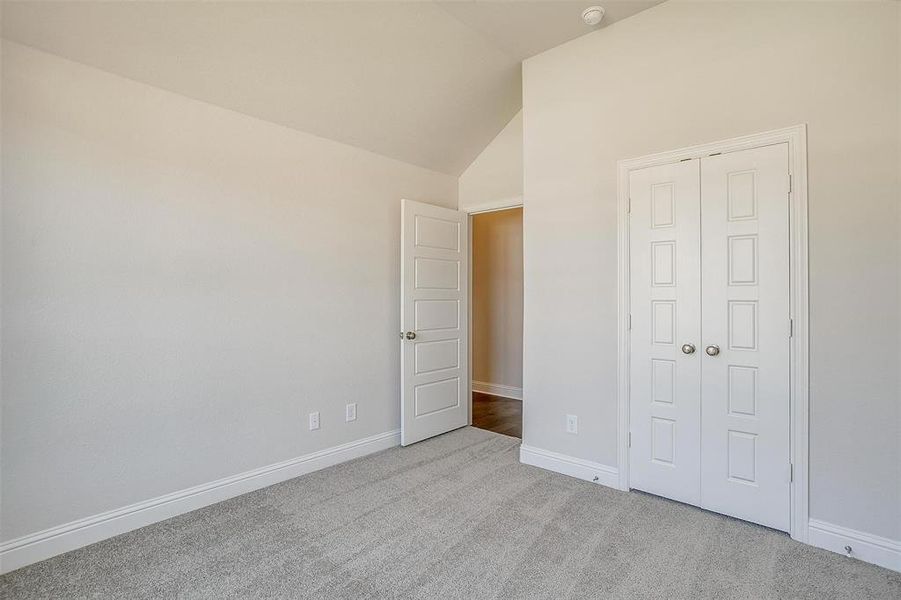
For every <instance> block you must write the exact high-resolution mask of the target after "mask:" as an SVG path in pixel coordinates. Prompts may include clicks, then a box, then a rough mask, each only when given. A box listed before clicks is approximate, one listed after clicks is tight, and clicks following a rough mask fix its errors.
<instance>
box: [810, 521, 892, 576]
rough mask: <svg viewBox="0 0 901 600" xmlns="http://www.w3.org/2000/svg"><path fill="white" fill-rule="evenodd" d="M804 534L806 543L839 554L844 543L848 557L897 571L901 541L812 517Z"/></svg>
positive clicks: (843, 549)
mask: <svg viewBox="0 0 901 600" xmlns="http://www.w3.org/2000/svg"><path fill="white" fill-rule="evenodd" d="M807 536H808V537H807V543H808V544H810V545H811V546H816V547H817V548H823V549H825V550H831V551H832V552H838V553H839V554H847V552H846V550H845V546H851V554H850V556H851V558H858V559H860V560H862V561H864V562H868V563H873V564H874V565H879V566H880V567H885V568H886V569H892V570H893V571H899V572H901V541H898V540H890V539H888V538H884V537H879V536H878V535H872V534H869V533H864V532H862V531H856V530H854V529H848V528H847V527H840V526H838V525H833V524H832V523H825V522H823V521H817V520H816V519H810V521H809V523H808V533H807Z"/></svg>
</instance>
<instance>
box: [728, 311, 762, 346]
mask: <svg viewBox="0 0 901 600" xmlns="http://www.w3.org/2000/svg"><path fill="white" fill-rule="evenodd" d="M728 328H729V331H728V335H727V337H728V338H729V349H730V350H748V351H753V350H757V301H756V300H729V321H728Z"/></svg>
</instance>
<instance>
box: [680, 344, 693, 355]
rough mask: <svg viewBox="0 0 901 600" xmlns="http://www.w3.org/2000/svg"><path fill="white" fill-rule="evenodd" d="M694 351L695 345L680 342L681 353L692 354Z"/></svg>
mask: <svg viewBox="0 0 901 600" xmlns="http://www.w3.org/2000/svg"><path fill="white" fill-rule="evenodd" d="M694 353H695V345H694V344H682V354H694Z"/></svg>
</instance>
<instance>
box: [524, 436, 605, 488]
mask: <svg viewBox="0 0 901 600" xmlns="http://www.w3.org/2000/svg"><path fill="white" fill-rule="evenodd" d="M519 462H521V463H523V464H526V465H532V466H533V467H540V468H542V469H547V470H548V471H554V472H556V473H562V474H564V475H569V476H570V477H575V478H577V479H584V480H585V481H591V482H592V483H599V484H601V485H606V486H607V487H612V488H616V489H619V470H618V469H616V468H615V467H609V466H607V465H602V464H600V463H596V462H592V461H590V460H584V459H581V458H575V457H572V456H567V455H565V454H558V453H557V452H551V451H550V450H542V449H541V448H534V447H532V446H526V445H525V444H523V445H522V446H520V448H519Z"/></svg>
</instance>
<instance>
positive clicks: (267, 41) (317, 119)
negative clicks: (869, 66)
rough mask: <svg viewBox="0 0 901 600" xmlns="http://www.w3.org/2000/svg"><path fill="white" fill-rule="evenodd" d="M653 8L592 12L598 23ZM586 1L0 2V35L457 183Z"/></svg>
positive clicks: (577, 21) (632, 5) (621, 0)
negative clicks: (534, 60)
mask: <svg viewBox="0 0 901 600" xmlns="http://www.w3.org/2000/svg"><path fill="white" fill-rule="evenodd" d="M661 1H662V0H650V1H641V0H634V1H633V0H616V1H603V0H602V1H601V2H600V4H602V5H603V6H604V7H605V8H606V9H607V15H606V17H605V19H604V21H603V23H602V26H607V25H609V24H610V23H613V22H615V21H617V20H619V19H623V18H626V17H628V16H631V15H633V14H635V13H637V12H639V11H641V10H644V9H646V8H648V7H650V6H653V5H655V4H659V3H660V2H661ZM594 3H595V2H594V1H592V0H583V1H580V2H573V1H571V0H559V1H532V0H519V1H476V2H471V1H446V2H431V1H421V2H383V1H363V2H343V1H331V2H306V1H292V2H266V1H245V2H226V1H217V2H166V1H159V0H151V1H143V2H140V1H139V2H128V1H120V2H97V1H88V2H73V1H66V2H33V1H30V2H29V1H16V2H4V3H3V8H2V10H3V13H2V21H3V23H2V24H3V27H2V31H3V37H4V38H7V39H10V40H12V41H15V42H18V43H22V44H26V45H29V46H32V47H34V48H37V49H40V50H44V51H46V52H50V53H53V54H56V55H59V56H62V57H64V58H68V59H71V60H75V61H78V62H81V63H85V64H88V65H91V66H94V67H98V68H100V69H104V70H106V71H109V72H112V73H116V74H118V75H121V76H124V77H128V78H130V79H134V80H136V81H140V82H143V83H147V84H150V85H154V86H157V87H160V88H164V89H167V90H170V91H172V92H176V93H179V94H182V95H185V96H188V97H191V98H194V99H197V100H202V101H205V102H209V103H211V104H215V105H218V106H221V107H224V108H228V109H232V110H235V111H239V112H241V113H245V114H247V115H251V116H254V117H258V118H260V119H265V120H267V121H272V122H275V123H279V124H281V125H284V126H287V127H291V128H294V129H298V130H301V131H305V132H308V133H312V134H315V135H318V136H321V137H325V138H329V139H333V140H337V141H340V142H344V143H347V144H351V145H353V146H357V147H359V148H364V149H366V150H370V151H373V152H377V153H379V154H382V155H385V156H390V157H393V158H396V159H399V160H402V161H405V162H408V163H412V164H416V165H420V166H423V167H426V168H430V169H433V170H436V171H441V172H444V173H448V174H452V175H458V174H459V173H460V172H461V171H463V170H464V169H465V168H466V166H467V165H468V164H469V163H470V162H471V161H472V160H473V159H474V158H475V157H476V156H477V155H478V154H479V152H480V151H481V150H482V149H483V148H484V147H485V146H486V145H487V144H488V142H490V141H491V139H492V138H493V137H494V136H495V134H497V133H498V132H499V131H500V130H501V129H502V128H503V126H504V125H505V124H506V123H507V122H508V121H509V120H510V118H511V117H513V115H515V114H516V112H517V111H518V110H519V109H520V107H521V102H522V97H521V93H522V92H521V87H522V86H521V72H520V63H521V61H522V60H523V59H524V58H527V57H528V56H531V55H534V54H537V53H539V52H542V51H544V50H547V49H548V48H551V47H553V46H556V45H558V44H561V43H563V42H565V41H568V40H570V39H573V38H575V37H578V36H580V35H584V34H586V33H589V32H590V31H592V28H590V27H588V26H587V25H585V24H584V23H583V22H582V20H581V18H580V14H581V11H582V9H584V8H585V7H587V6H590V5H591V4H594Z"/></svg>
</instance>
